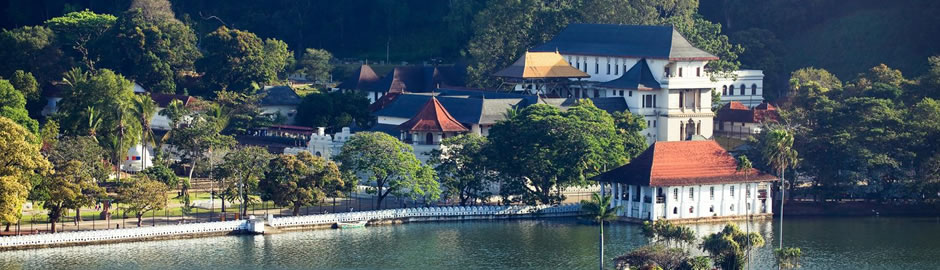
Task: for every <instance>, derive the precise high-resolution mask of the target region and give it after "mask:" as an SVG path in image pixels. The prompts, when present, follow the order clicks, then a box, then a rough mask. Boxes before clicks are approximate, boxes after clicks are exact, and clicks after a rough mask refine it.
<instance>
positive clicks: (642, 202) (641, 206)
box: [636, 185, 646, 219]
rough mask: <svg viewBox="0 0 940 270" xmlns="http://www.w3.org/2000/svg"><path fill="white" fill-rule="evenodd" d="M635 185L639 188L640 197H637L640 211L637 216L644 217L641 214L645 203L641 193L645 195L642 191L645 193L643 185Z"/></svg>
mask: <svg viewBox="0 0 940 270" xmlns="http://www.w3.org/2000/svg"><path fill="white" fill-rule="evenodd" d="M636 187H637V188H639V189H640V197H639V198H640V211H639V213H638V215H640V216H639V218H640V219H646V217H645V216H643V208H644V207H643V206H645V205H646V201H644V200H643V195H645V194H644V193H646V192H644V191H645V190H644V188H643V186H640V185H637V186H636Z"/></svg>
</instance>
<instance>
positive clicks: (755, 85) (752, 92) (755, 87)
mask: <svg viewBox="0 0 940 270" xmlns="http://www.w3.org/2000/svg"><path fill="white" fill-rule="evenodd" d="M751 95H752V96H756V95H757V84H756V83H755V84H752V85H751Z"/></svg>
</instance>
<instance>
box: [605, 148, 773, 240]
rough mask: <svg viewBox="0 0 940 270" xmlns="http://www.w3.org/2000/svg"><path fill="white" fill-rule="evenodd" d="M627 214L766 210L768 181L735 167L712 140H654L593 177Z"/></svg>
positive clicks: (701, 216) (691, 215)
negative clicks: (629, 158) (632, 156)
mask: <svg viewBox="0 0 940 270" xmlns="http://www.w3.org/2000/svg"><path fill="white" fill-rule="evenodd" d="M592 180H595V181H598V182H599V183H600V184H601V185H602V186H603V187H604V190H605V191H606V192H608V193H609V194H611V195H612V197H613V200H612V204H613V205H614V206H623V208H622V210H621V211H620V212H618V213H617V214H618V215H619V216H621V217H624V218H627V219H631V220H658V219H666V220H686V221H698V220H708V219H718V218H721V219H725V218H744V217H747V216H769V215H771V214H772V213H773V211H772V209H773V208H772V199H771V188H770V186H771V183H772V182H773V181H776V180H777V179H776V178H775V177H774V176H772V175H769V174H766V173H763V172H761V171H759V170H756V169H749V170H746V171H738V170H737V163H736V161H735V159H734V157H732V156H731V154H729V153H728V152H727V151H725V150H724V149H723V148H721V146H719V145H718V143H716V142H715V141H684V142H656V143H654V144H653V145H652V146H650V147H649V148H648V149H647V150H646V151H645V152H643V153H642V154H640V155H639V156H638V157H636V158H635V159H634V160H633V161H631V162H630V163H629V164H627V165H624V166H621V167H619V168H616V169H613V170H610V171H608V172H605V173H603V174H601V175H598V176H596V177H594V178H593V179H592Z"/></svg>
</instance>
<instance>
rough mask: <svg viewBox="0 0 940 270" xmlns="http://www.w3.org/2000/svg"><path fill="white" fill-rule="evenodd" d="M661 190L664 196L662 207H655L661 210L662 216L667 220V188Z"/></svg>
mask: <svg viewBox="0 0 940 270" xmlns="http://www.w3.org/2000/svg"><path fill="white" fill-rule="evenodd" d="M662 189H663V193H664V194H663V195H666V197H663V207H657V208H662V209H663V216H664V217H666V219H669V213H670V212H669V211H670V210H669V187H662ZM657 195H658V194H657Z"/></svg>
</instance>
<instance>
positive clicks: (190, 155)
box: [167, 115, 235, 206]
mask: <svg viewBox="0 0 940 270" xmlns="http://www.w3.org/2000/svg"><path fill="white" fill-rule="evenodd" d="M219 131H220V127H219V126H218V125H217V124H216V123H215V122H213V121H212V119H207V117H205V116H203V115H197V116H196V117H195V118H194V119H193V121H191V122H190V123H189V125H188V126H185V127H181V128H175V129H174V130H173V135H172V136H171V137H170V138H169V140H168V141H167V143H169V144H172V145H173V146H175V147H176V149H177V150H178V151H179V152H180V153H179V154H180V156H181V158H182V160H183V161H188V162H189V176H188V177H187V181H185V182H183V186H182V190H181V191H182V197H183V202H184V204H185V205H187V206H188V205H189V183H190V182H191V181H192V179H193V172H195V170H196V163H197V162H198V161H199V160H202V159H204V158H205V157H206V152H208V151H212V150H213V149H215V150H221V149H226V148H229V147H231V146H233V145H235V139H234V138H232V137H231V136H227V135H222V134H219Z"/></svg>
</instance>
